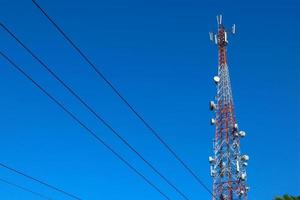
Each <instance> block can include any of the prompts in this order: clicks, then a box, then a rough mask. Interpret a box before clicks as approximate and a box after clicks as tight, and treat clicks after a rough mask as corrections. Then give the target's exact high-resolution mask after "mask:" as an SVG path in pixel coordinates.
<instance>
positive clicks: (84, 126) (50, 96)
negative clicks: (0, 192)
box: [0, 51, 171, 200]
mask: <svg viewBox="0 0 300 200" xmlns="http://www.w3.org/2000/svg"><path fill="white" fill-rule="evenodd" d="M0 55H2V56H3V57H4V58H5V59H6V60H7V61H8V62H9V63H10V64H11V65H12V66H14V68H15V69H17V70H18V71H19V72H20V73H22V74H23V75H24V76H25V77H26V78H27V79H29V80H30V81H31V82H32V83H33V84H34V85H35V86H36V87H38V88H39V89H40V90H41V91H42V92H43V93H44V94H45V95H46V96H48V97H49V98H50V99H51V100H52V101H53V102H54V103H56V104H57V105H58V106H59V107H60V108H61V109H62V110H63V111H64V112H66V113H67V114H68V115H69V116H70V117H71V118H72V119H73V120H75V121H76V122H77V123H78V124H80V126H81V127H82V128H84V129H85V130H86V131H88V133H89V134H90V135H92V136H93V137H94V138H95V139H96V140H97V141H98V142H100V143H101V144H103V145H104V146H105V147H106V148H107V149H108V150H109V151H111V152H112V153H113V154H114V155H115V156H116V157H117V158H118V159H119V160H121V161H122V162H123V163H124V164H125V165H127V166H128V167H129V168H130V169H131V170H133V171H134V172H135V173H136V174H137V175H139V176H140V177H141V178H142V179H143V180H144V181H146V182H147V183H148V184H149V185H150V186H152V187H153V188H154V189H155V190H156V191H158V192H159V193H160V194H161V195H162V196H163V197H164V198H165V199H168V200H171V199H170V198H169V197H168V196H167V195H166V194H165V193H163V192H162V191H161V190H160V189H159V188H158V187H157V186H156V185H155V184H154V183H152V182H151V181H150V180H149V179H148V178H146V177H145V176H144V175H143V174H142V173H140V172H139V171H138V170H137V169H136V168H134V167H133V166H132V165H131V164H130V163H129V162H128V161H127V160H126V159H125V158H123V157H122V156H121V155H120V154H119V153H117V152H116V151H115V150H114V149H113V148H112V147H110V146H109V145H108V144H107V143H106V142H104V140H102V139H101V138H100V137H98V136H97V135H96V133H95V132H94V131H92V130H91V129H90V128H88V127H87V125H85V124H84V123H83V122H82V121H81V120H79V119H78V118H77V117H76V116H75V115H74V114H73V113H72V112H71V111H69V110H68V109H67V108H66V107H65V106H64V105H63V104H62V103H61V102H59V101H58V100H57V99H56V98H54V97H53V96H52V95H51V94H50V93H48V92H47V91H46V90H45V89H44V88H43V87H42V86H41V85H39V84H38V83H37V82H36V81H35V80H34V79H32V78H31V76H30V75H28V74H27V73H26V72H25V71H24V70H23V69H22V68H20V67H19V66H18V65H17V64H15V63H14V62H13V61H12V60H11V59H10V58H9V57H7V56H6V55H5V54H4V53H3V52H1V51H0ZM0 165H1V166H2V165H3V164H0ZM16 172H17V171H16ZM19 173H20V172H19ZM20 174H22V173H20ZM22 175H24V174H22ZM25 176H26V175H25ZM26 177H27V176H26ZM36 181H38V180H36ZM38 182H39V181H38ZM41 183H42V182H41ZM44 184H45V183H44ZM45 185H46V184H45ZM56 190H58V189H57V188H56ZM77 199H79V198H77Z"/></svg>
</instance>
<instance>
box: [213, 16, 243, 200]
mask: <svg viewBox="0 0 300 200" xmlns="http://www.w3.org/2000/svg"><path fill="white" fill-rule="evenodd" d="M217 22H218V32H217V33H213V32H210V33H209V37H210V40H211V41H212V42H213V43H214V44H216V45H217V46H218V75H217V76H215V77H214V78H213V80H214V83H215V85H216V87H217V94H216V96H215V100H214V101H210V103H209V108H210V110H211V111H213V112H215V118H213V119H211V121H210V123H211V124H212V125H215V137H214V139H213V151H214V155H213V156H210V157H209V163H210V174H211V176H212V177H213V194H214V196H213V200H247V193H248V190H249V187H248V186H247V183H246V180H247V173H246V167H247V165H248V160H249V156H248V155H242V154H241V152H240V139H241V138H243V137H245V135H246V133H245V132H244V131H241V130H239V128H238V124H237V122H236V117H235V113H234V105H233V98H232V91H231V84H230V77H229V71H228V64H227V45H228V35H229V34H230V35H232V34H235V32H236V30H235V29H236V27H235V25H233V26H232V30H231V31H230V32H227V30H226V29H225V27H224V25H223V23H222V15H219V16H217Z"/></svg>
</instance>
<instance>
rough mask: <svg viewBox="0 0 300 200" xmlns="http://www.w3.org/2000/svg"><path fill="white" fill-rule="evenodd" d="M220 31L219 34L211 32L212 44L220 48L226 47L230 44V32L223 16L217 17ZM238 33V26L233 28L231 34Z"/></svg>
mask: <svg viewBox="0 0 300 200" xmlns="http://www.w3.org/2000/svg"><path fill="white" fill-rule="evenodd" d="M217 23H218V31H217V33H214V32H209V38H210V40H211V41H212V42H214V43H215V44H216V45H219V46H226V45H227V44H228V32H227V31H226V29H225V26H224V25H223V16H222V15H217ZM235 33H236V25H235V24H233V25H232V27H231V31H230V34H235Z"/></svg>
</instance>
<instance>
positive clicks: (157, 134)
mask: <svg viewBox="0 0 300 200" xmlns="http://www.w3.org/2000/svg"><path fill="white" fill-rule="evenodd" d="M32 2H33V3H34V5H35V6H36V7H37V8H38V9H39V10H40V11H41V12H42V13H43V14H44V15H45V17H46V18H47V19H48V20H49V21H50V22H51V23H52V25H53V26H54V27H55V28H56V29H57V30H58V31H59V32H60V33H61V34H62V35H63V37H64V38H65V39H66V40H67V41H68V42H69V43H70V44H71V46H72V47H73V48H74V49H75V50H76V51H77V52H78V53H79V54H80V56H81V57H82V58H83V59H84V60H85V61H86V62H87V63H88V64H89V65H90V66H91V67H92V68H93V69H94V71H95V72H96V74H97V75H99V76H100V77H101V78H102V79H103V80H104V81H105V82H106V83H107V84H108V85H109V87H110V88H111V89H112V90H113V91H114V92H115V93H116V94H117V96H119V97H120V99H121V100H122V101H123V102H124V103H125V104H126V105H127V106H128V107H129V109H130V110H131V111H132V112H133V113H134V114H135V115H136V116H137V117H138V118H139V119H140V121H141V122H142V123H143V124H144V125H145V126H146V127H147V128H148V129H149V130H150V132H151V133H152V134H153V135H154V136H155V137H156V138H157V139H158V140H159V142H160V143H161V144H162V145H163V146H164V147H165V148H166V149H167V150H168V151H169V152H170V153H171V154H172V155H173V156H174V157H175V158H176V160H177V161H179V162H180V163H181V164H182V166H183V167H184V168H185V169H186V170H187V171H188V172H189V173H190V174H191V175H192V176H193V177H194V178H195V180H196V181H197V182H198V183H199V184H200V185H201V186H202V187H203V188H204V189H205V190H206V191H207V192H209V193H210V194H211V195H212V196H213V193H212V192H211V190H210V189H209V188H208V187H207V186H206V185H205V183H204V182H203V181H202V180H201V179H200V177H199V176H198V175H197V174H196V173H195V172H194V171H193V170H192V169H191V168H190V167H189V166H188V165H187V164H186V163H185V162H184V161H183V160H182V159H181V158H180V156H179V155H178V154H177V153H176V152H175V151H174V150H173V149H172V148H171V146H170V145H169V144H167V142H166V141H164V140H163V139H162V138H161V137H160V135H159V133H158V132H157V131H156V130H155V129H154V128H153V127H152V126H151V125H150V124H149V123H148V122H147V121H146V120H145V119H144V117H142V115H141V114H140V113H138V112H137V111H136V109H135V108H134V107H133V106H132V105H131V104H130V103H129V102H128V101H127V100H126V98H125V97H124V96H123V95H122V94H121V93H120V91H119V90H118V89H117V88H116V87H115V86H114V85H113V84H112V82H111V81H110V80H108V79H107V78H106V77H105V75H104V74H103V73H102V72H101V71H100V69H99V68H98V67H97V66H96V65H95V64H94V63H93V62H92V61H91V60H90V59H89V58H88V57H87V55H86V54H84V53H83V51H82V50H81V49H80V48H79V47H78V46H77V45H76V44H75V43H74V42H73V41H72V40H71V39H70V37H69V36H67V34H66V33H65V32H64V31H63V29H62V28H60V27H59V26H58V25H57V23H56V22H55V21H54V20H53V19H52V18H51V17H50V15H49V14H48V13H47V12H46V11H45V10H44V9H43V8H42V7H41V6H40V5H39V4H38V3H37V2H36V1H35V0H32Z"/></svg>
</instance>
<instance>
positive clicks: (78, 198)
mask: <svg viewBox="0 0 300 200" xmlns="http://www.w3.org/2000/svg"><path fill="white" fill-rule="evenodd" d="M0 54H1V55H2V56H3V57H4V58H5V59H6V60H7V61H8V62H10V63H11V64H12V65H14V63H13V62H12V61H11V60H9V58H8V57H7V56H6V55H4V54H3V53H2V52H1V51H0ZM16 67H17V66H16ZM20 70H21V69H20ZM21 71H22V70H21ZM21 71H20V72H21ZM0 166H1V167H3V168H6V169H8V170H10V171H12V172H14V173H16V174H19V175H21V176H24V177H26V178H28V179H31V180H33V181H35V182H37V183H39V184H42V185H44V186H46V187H48V188H50V189H52V190H55V191H57V192H60V193H62V194H64V195H66V196H69V197H71V198H72V199H77V200H81V198H80V197H78V196H76V195H74V194H71V193H69V192H66V191H65V190H63V189H60V188H58V187H56V186H53V185H50V184H49V183H47V182H44V181H41V180H39V179H37V178H34V177H33V176H31V175H28V174H25V173H24V172H21V171H19V170H17V169H14V168H12V167H10V166H8V165H6V164H3V163H0Z"/></svg>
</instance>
